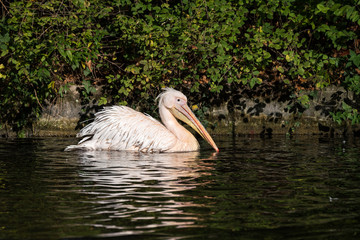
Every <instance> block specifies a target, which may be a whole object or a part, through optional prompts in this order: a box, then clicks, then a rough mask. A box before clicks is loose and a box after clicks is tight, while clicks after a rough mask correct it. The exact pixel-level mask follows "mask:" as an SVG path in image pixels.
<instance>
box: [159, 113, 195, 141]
mask: <svg viewBox="0 0 360 240" xmlns="http://www.w3.org/2000/svg"><path fill="white" fill-rule="evenodd" d="M159 113H160V118H161V121H162V122H163V124H164V125H165V127H166V128H167V129H168V130H169V131H170V132H172V133H173V134H174V135H175V136H176V137H177V139H179V140H180V141H182V142H189V141H194V142H196V144H197V140H196V138H195V137H194V136H193V135H192V134H191V133H190V132H189V131H188V130H186V128H184V127H183V126H182V125H181V124H180V123H179V122H178V121H177V120H176V118H175V117H174V115H172V113H171V112H170V111H169V110H168V109H167V108H166V107H165V106H160V108H159Z"/></svg>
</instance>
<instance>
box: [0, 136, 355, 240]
mask: <svg viewBox="0 0 360 240" xmlns="http://www.w3.org/2000/svg"><path fill="white" fill-rule="evenodd" d="M214 140H215V142H216V143H217V145H218V146H219V148H220V153H219V154H215V153H214V152H213V150H212V149H211V147H210V146H208V145H207V144H206V143H205V142H201V145H202V146H201V147H202V148H201V151H200V152H194V153H179V154H141V153H127V152H63V149H64V148H65V147H66V146H67V145H70V144H74V143H75V142H76V140H75V139H70V138H44V139H13V140H6V139H0V239H79V238H95V237H96V238H97V239H99V238H104V239H107V238H109V239H112V238H116V239H117V238H122V237H123V238H124V239H131V238H140V239H169V238H172V239H199V238H200V239H201V238H203V239H208V238H220V237H221V238H224V239H231V238H234V239H264V238H266V239H359V238H360V187H359V186H360V152H359V139H331V138H319V137H314V136H311V137H297V138H293V139H289V138H285V137H274V138H271V139H269V138H258V137H239V138H231V137H218V138H215V139H214Z"/></svg>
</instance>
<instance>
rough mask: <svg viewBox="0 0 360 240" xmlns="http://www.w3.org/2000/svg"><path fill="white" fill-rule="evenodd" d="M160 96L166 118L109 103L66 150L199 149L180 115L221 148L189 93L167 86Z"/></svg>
mask: <svg viewBox="0 0 360 240" xmlns="http://www.w3.org/2000/svg"><path fill="white" fill-rule="evenodd" d="M156 99H159V113H160V118H161V120H162V122H163V124H164V125H163V124H161V123H160V122H159V121H157V120H155V119H154V118H152V117H151V116H149V115H146V114H143V113H140V112H137V111H135V110H133V109H131V108H129V107H126V106H112V107H105V108H104V109H103V110H102V111H100V112H98V113H96V114H95V120H94V121H93V122H92V123H90V124H89V125H87V126H85V127H84V128H83V129H81V130H80V132H79V133H78V134H77V137H82V138H83V139H82V140H81V141H80V142H79V143H78V144H77V145H71V146H68V147H67V148H66V149H65V151H71V150H77V149H83V150H132V151H141V152H190V151H196V150H198V149H199V143H198V141H197V140H196V138H195V137H194V136H193V135H192V134H191V133H190V132H189V131H188V130H186V129H185V128H184V127H183V126H182V125H181V124H179V123H178V121H177V120H176V118H178V119H180V120H181V121H184V122H185V123H187V124H188V125H190V126H191V127H192V128H193V129H195V130H196V131H197V132H198V133H199V134H200V135H201V136H202V137H203V138H204V139H205V140H206V141H207V142H208V143H209V144H210V145H211V146H212V147H213V148H214V149H215V150H216V151H217V152H218V151H219V149H218V147H217V146H216V144H215V142H214V141H213V139H212V138H211V136H210V135H209V133H208V132H207V131H206V129H205V128H204V126H203V125H202V124H201V123H200V121H199V120H198V119H197V118H196V117H195V115H194V113H193V112H192V111H191V110H190V108H189V106H188V105H187V98H186V96H185V95H184V94H183V93H181V92H179V91H177V90H174V89H172V88H165V89H164V91H163V92H162V93H161V94H160V95H159V96H158V97H157V98H156Z"/></svg>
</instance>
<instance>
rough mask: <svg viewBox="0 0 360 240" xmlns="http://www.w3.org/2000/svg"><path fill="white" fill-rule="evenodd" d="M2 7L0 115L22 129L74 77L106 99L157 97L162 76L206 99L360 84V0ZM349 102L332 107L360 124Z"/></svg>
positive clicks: (118, 0) (77, 1) (143, 0)
mask: <svg viewBox="0 0 360 240" xmlns="http://www.w3.org/2000/svg"><path fill="white" fill-rule="evenodd" d="M1 8H2V13H3V14H2V19H1V22H0V49H1V55H0V57H1V58H0V61H1V62H0V82H1V84H0V93H1V94H0V96H1V101H0V114H1V120H0V124H1V126H5V124H6V125H8V126H11V127H12V128H13V129H14V130H15V131H20V130H21V129H23V128H24V127H31V125H32V123H33V122H34V121H35V120H36V119H37V118H38V117H39V116H40V114H41V113H42V109H43V108H44V107H45V105H48V104H51V103H53V102H54V101H56V99H58V98H59V97H62V96H63V94H64V93H66V92H67V91H68V89H69V86H70V85H71V84H80V85H82V86H83V88H82V90H81V96H82V97H83V100H84V102H85V103H86V102H89V101H92V98H93V97H92V94H93V92H94V89H95V88H94V86H96V85H101V86H103V88H102V93H101V96H102V97H100V99H99V100H98V102H97V104H99V105H103V104H109V103H120V104H135V103H136V104H137V105H139V106H146V105H148V106H153V105H154V104H153V99H154V97H155V96H156V95H157V94H158V93H159V91H160V89H161V87H163V86H173V87H176V88H178V89H181V90H182V91H184V92H185V93H187V94H188V93H190V92H191V93H192V96H193V97H195V98H197V99H198V100H199V99H201V101H202V103H203V104H205V102H206V104H216V103H219V101H230V102H233V103H234V104H236V99H237V97H238V96H239V94H243V95H244V94H247V95H249V96H252V95H262V96H264V97H267V96H269V97H280V95H286V96H290V97H292V98H295V99H296V98H297V99H298V102H299V103H301V104H302V105H304V106H306V104H307V103H308V101H309V97H308V96H307V95H305V96H304V95H301V94H300V93H301V91H303V90H312V91H316V90H317V89H321V88H323V87H325V86H328V85H330V84H335V85H339V84H342V85H343V86H345V87H346V88H347V89H349V90H352V91H354V92H355V93H356V94H357V95H359V94H360V83H359V72H360V70H359V64H360V55H359V53H360V50H359V43H360V39H358V36H360V29H359V24H360V12H359V10H360V1H358V0H314V1H302V0H281V1H280V0H267V1H264V0H238V1H228V0H209V1H204V0H196V1H188V0H178V1H166V0H137V1H130V0H72V1H67V0H65V1H64V0H53V1H38V0H32V1H28V0H17V1H8V0H2V1H1ZM150 100H151V101H150ZM345 107H349V108H347V109H345V112H346V113H343V112H338V113H334V118H335V119H336V120H337V121H340V120H341V119H349V117H350V118H351V120H352V121H353V122H355V123H358V122H359V117H358V115H356V116H355V117H354V113H355V114H357V110H356V109H354V106H348V105H347V106H345ZM349 111H350V115H349ZM354 119H355V120H354Z"/></svg>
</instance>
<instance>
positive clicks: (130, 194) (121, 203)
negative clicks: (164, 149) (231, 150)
mask: <svg viewBox="0 0 360 240" xmlns="http://www.w3.org/2000/svg"><path fill="white" fill-rule="evenodd" d="M198 156H199V153H198V152H189V153H164V154H142V153H134V152H115V151H114V152H107V151H100V152H83V153H80V154H79V159H80V164H81V165H80V166H81V171H80V172H79V176H80V177H81V179H82V181H83V182H84V183H83V186H82V193H83V194H87V195H89V196H91V197H89V198H88V200H86V201H87V202H88V203H91V204H92V205H94V206H96V207H95V209H94V212H93V213H92V214H95V215H99V214H100V215H103V216H104V218H103V219H100V220H98V221H97V223H96V224H95V225H94V227H97V228H99V227H100V228H106V229H108V228H110V229H112V230H114V229H118V230H119V231H121V233H117V232H115V233H114V232H113V231H112V232H111V234H110V235H119V234H120V235H122V234H134V233H137V234H139V233H143V231H144V230H145V231H148V230H149V229H152V230H153V229H155V228H158V227H166V226H177V227H186V226H191V225H192V226H194V224H195V222H196V221H197V220H198V215H197V214H195V213H191V212H186V211H185V210H184V209H185V208H189V207H199V205H198V204H196V203H194V202H193V201H191V200H184V199H185V196H184V195H183V194H182V192H183V191H185V190H189V189H192V188H195V187H196V186H197V185H198V184H199V183H197V182H196V181H194V179H196V178H197V177H199V176H200V175H203V174H205V173H206V171H207V170H209V164H205V165H204V166H201V165H200V164H199V161H200V160H199V159H198ZM104 189H105V191H104ZM109 219H112V221H110V223H111V224H110V225H109V224H108V222H109ZM114 219H126V220H127V221H129V220H130V222H132V224H130V226H129V229H133V226H132V225H133V224H135V223H136V225H137V227H136V228H137V229H139V230H135V231H134V230H129V231H125V232H124V230H126V228H127V227H126V226H127V225H129V224H121V225H114V224H113V220H114ZM102 236H108V234H102Z"/></svg>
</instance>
